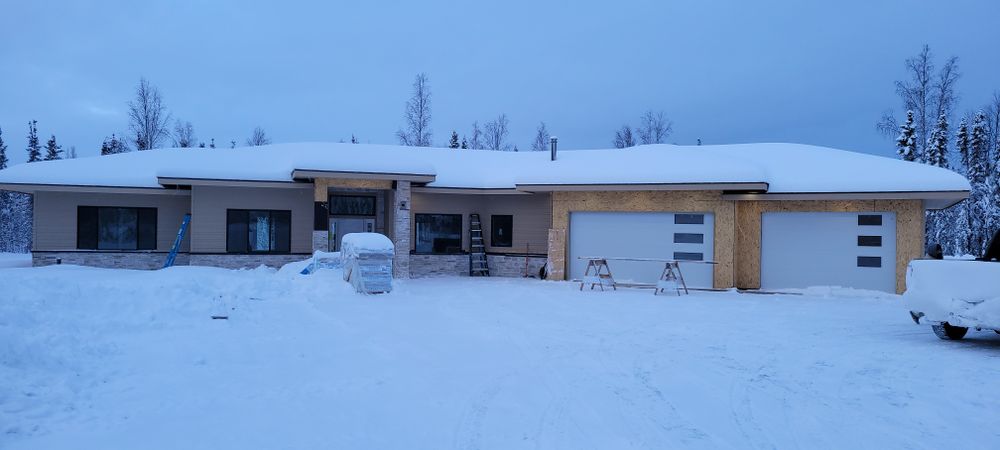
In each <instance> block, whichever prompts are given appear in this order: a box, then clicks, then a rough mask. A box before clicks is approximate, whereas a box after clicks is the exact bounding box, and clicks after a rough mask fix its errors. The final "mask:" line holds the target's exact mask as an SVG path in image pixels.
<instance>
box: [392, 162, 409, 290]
mask: <svg viewBox="0 0 1000 450" xmlns="http://www.w3.org/2000/svg"><path fill="white" fill-rule="evenodd" d="M392 198H393V202H392V211H393V214H392V243H393V244H394V245H395V247H396V255H395V256H394V257H393V258H392V276H393V277H394V278H409V277H410V212H409V209H410V182H409V181H397V182H396V189H395V191H394V192H393V195H392ZM404 205H405V206H404Z"/></svg>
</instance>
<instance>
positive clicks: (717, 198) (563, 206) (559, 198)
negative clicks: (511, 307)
mask: <svg viewBox="0 0 1000 450" xmlns="http://www.w3.org/2000/svg"><path fill="white" fill-rule="evenodd" d="M578 211H595V212H685V213H697V212H701V213H712V214H714V216H715V245H714V247H715V254H714V255H713V260H714V261H715V262H717V263H718V264H717V265H716V266H715V270H714V276H713V283H712V284H713V286H714V287H716V288H730V287H733V281H734V276H733V272H734V258H733V249H734V248H735V245H734V230H735V225H734V220H735V206H734V202H732V201H727V200H723V199H722V193H721V192H719V191H629V192H554V193H553V194H552V229H553V230H556V231H561V232H562V234H563V236H565V233H566V232H567V230H568V231H569V232H570V233H572V230H569V214H570V212H578ZM550 236H551V235H550ZM663 238H664V239H669V238H670V237H669V236H664V237H663ZM550 243H552V244H555V245H557V246H558V248H549V255H566V251H567V249H566V246H567V245H568V242H567V239H566V238H565V237H563V238H562V239H559V238H557V239H550ZM551 263H552V264H553V265H558V266H559V267H553V268H551V274H550V276H551V278H553V279H560V280H561V279H565V274H566V270H567V267H566V261H565V256H563V261H562V263H561V264H558V262H557V261H554V260H553V261H551Z"/></svg>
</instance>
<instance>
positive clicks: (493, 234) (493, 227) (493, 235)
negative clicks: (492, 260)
mask: <svg viewBox="0 0 1000 450" xmlns="http://www.w3.org/2000/svg"><path fill="white" fill-rule="evenodd" d="M497 218H509V219H510V226H509V227H508V229H507V231H508V237H507V242H506V243H505V244H504V243H503V242H501V243H500V244H497V229H498V227H497ZM490 247H498V248H512V247H514V215H513V214H491V215H490Z"/></svg>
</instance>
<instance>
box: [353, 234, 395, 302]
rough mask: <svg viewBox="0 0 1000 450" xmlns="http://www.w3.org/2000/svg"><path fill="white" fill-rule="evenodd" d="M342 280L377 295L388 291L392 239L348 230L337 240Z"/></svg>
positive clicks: (357, 288) (389, 287)
mask: <svg viewBox="0 0 1000 450" xmlns="http://www.w3.org/2000/svg"><path fill="white" fill-rule="evenodd" d="M341 242H342V244H341V248H340V255H341V260H342V261H343V265H344V280H345V281H347V282H350V283H351V284H352V285H353V286H354V288H355V289H356V290H357V291H358V292H362V293H366V294H377V293H383V292H389V291H391V290H392V257H393V255H394V254H395V249H394V247H393V245H392V241H391V240H389V238H387V237H385V236H384V235H381V234H378V233H348V234H346V235H344V237H343V240H342V241H341Z"/></svg>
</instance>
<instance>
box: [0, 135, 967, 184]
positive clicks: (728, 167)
mask: <svg viewBox="0 0 1000 450" xmlns="http://www.w3.org/2000/svg"><path fill="white" fill-rule="evenodd" d="M294 170H318V171H339V172H367V173H391V174H402V175H406V174H409V175H424V176H434V177H436V178H435V180H434V181H433V182H431V183H428V186H431V187H450V188H491V189H492V188H496V189H514V188H515V187H516V186H517V185H519V184H525V185H553V184H585V185H592V184H598V185H600V184H637V183H651V184H696V183H754V184H762V183H767V184H768V185H769V188H768V192H771V193H816V192H837V193H839V192H926V191H968V190H969V183H968V181H967V180H965V178H964V177H962V176H961V175H959V174H957V173H955V172H951V171H949V170H946V169H942V168H938V167H932V166H929V165H926V164H918V163H909V162H905V161H899V160H895V159H891V158H885V157H880V156H874V155H870V154H864V153H856V152H849V151H843V150H836V149H831V148H825V147H817V146H811V145H800V144H779V143H765V144H738V145H714V146H711V145H705V146H678V145H667V144H658V145H643V146H638V147H632V148H628V149H600V150H573V151H561V152H559V156H558V158H557V160H556V161H549V153H548V152H500V151H490V150H455V149H447V148H411V147H400V146H392V145H366V144H329V143H299V144H275V145H266V146H260V147H252V148H238V149H200V148H196V149H158V150H150V151H144V152H131V153H122V154H117V155H110V156H100V157H91V158H78V159H69V160H60V161H42V162H38V163H32V164H20V165H16V166H13V167H11V168H8V169H6V170H4V171H2V172H0V183H27V184H31V183H38V184H69V185H87V186H91V185H93V186H130V187H148V188H159V187H160V184H159V183H158V181H157V177H171V178H207V179H222V180H254V181H282V182H290V181H293V180H292V172H293V171H294Z"/></svg>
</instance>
